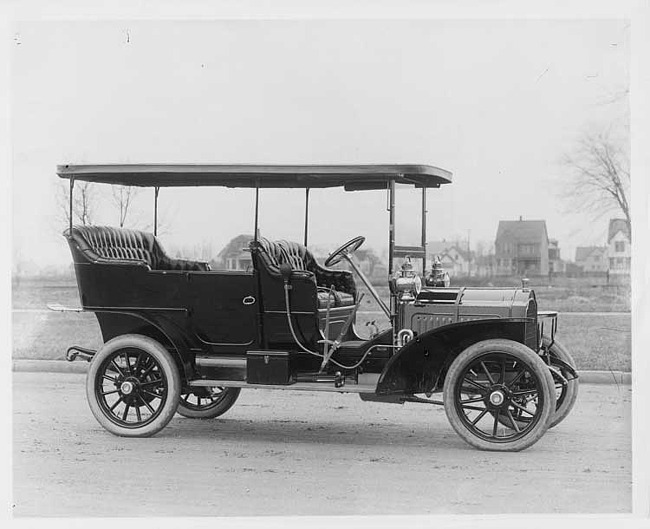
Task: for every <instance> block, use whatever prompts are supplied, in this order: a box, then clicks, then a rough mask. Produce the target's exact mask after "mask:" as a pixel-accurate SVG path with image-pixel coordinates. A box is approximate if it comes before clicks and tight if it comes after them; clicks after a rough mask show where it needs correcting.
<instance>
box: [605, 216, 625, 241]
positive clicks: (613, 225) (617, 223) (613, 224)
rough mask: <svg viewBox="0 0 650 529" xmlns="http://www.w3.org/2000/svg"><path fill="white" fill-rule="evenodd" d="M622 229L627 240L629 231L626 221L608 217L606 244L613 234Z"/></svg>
mask: <svg viewBox="0 0 650 529" xmlns="http://www.w3.org/2000/svg"><path fill="white" fill-rule="evenodd" d="M619 231H622V232H623V235H625V236H626V237H627V238H628V240H629V239H630V231H629V230H628V229H627V222H625V219H609V231H608V234H607V244H609V243H610V241H611V240H612V239H613V238H614V236H615V235H616V234H617V233H618V232H619Z"/></svg>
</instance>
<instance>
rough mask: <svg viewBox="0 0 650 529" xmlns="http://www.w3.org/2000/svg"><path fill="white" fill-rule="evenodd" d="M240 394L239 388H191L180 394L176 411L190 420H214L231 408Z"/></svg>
mask: <svg viewBox="0 0 650 529" xmlns="http://www.w3.org/2000/svg"><path fill="white" fill-rule="evenodd" d="M240 392H241V389H240V388H224V387H213V388H192V390H191V391H188V392H184V393H182V394H181V397H180V401H179V403H178V409H177V410H176V411H177V412H178V413H179V414H180V415H182V416H183V417H188V418H190V419H214V418H215V417H219V416H220V415H223V414H224V413H226V412H227V411H228V410H229V409H230V408H232V406H233V405H234V404H235V401H236V400H237V398H238V397H239V393H240Z"/></svg>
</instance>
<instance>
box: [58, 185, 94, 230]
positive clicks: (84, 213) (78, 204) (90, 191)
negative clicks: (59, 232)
mask: <svg viewBox="0 0 650 529" xmlns="http://www.w3.org/2000/svg"><path fill="white" fill-rule="evenodd" d="M69 192H70V187H69V184H68V183H67V182H59V185H58V188H57V204H58V206H59V211H60V212H61V213H62V215H61V218H62V219H65V225H66V226H68V225H69V224H70V195H69ZM94 210H95V189H94V188H93V187H92V185H91V183H90V182H81V181H80V182H75V185H74V195H73V199H72V215H73V217H72V219H73V223H74V222H78V223H79V224H82V225H84V226H86V225H88V224H92V221H93V217H94Z"/></svg>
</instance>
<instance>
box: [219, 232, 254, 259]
mask: <svg viewBox="0 0 650 529" xmlns="http://www.w3.org/2000/svg"><path fill="white" fill-rule="evenodd" d="M252 240H253V236H252V235H237V237H234V238H233V239H231V240H230V242H229V243H228V244H226V246H224V247H223V249H222V250H221V251H220V252H219V254H218V256H217V257H218V258H219V259H225V258H226V257H229V256H231V255H239V254H241V253H242V249H243V248H248V243H249V242H250V241H252Z"/></svg>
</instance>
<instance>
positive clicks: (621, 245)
mask: <svg viewBox="0 0 650 529" xmlns="http://www.w3.org/2000/svg"><path fill="white" fill-rule="evenodd" d="M615 250H616V251H617V252H624V251H625V241H616V243H615Z"/></svg>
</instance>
